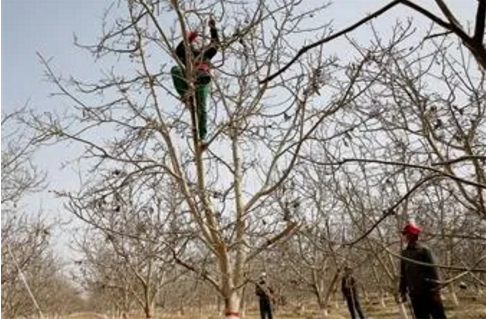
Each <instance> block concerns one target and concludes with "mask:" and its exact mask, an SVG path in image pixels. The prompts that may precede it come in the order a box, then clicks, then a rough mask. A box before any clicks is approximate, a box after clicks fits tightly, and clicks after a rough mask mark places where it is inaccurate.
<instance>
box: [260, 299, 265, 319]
mask: <svg viewBox="0 0 486 319" xmlns="http://www.w3.org/2000/svg"><path fill="white" fill-rule="evenodd" d="M265 317H266V316H265V302H264V301H263V300H261V299H260V318H261V319H265Z"/></svg>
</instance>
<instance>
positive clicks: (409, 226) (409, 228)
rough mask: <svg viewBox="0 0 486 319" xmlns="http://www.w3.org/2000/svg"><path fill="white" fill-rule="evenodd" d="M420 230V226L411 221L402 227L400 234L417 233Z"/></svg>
mask: <svg viewBox="0 0 486 319" xmlns="http://www.w3.org/2000/svg"><path fill="white" fill-rule="evenodd" d="M420 231H421V229H420V227H418V226H417V225H415V224H413V223H408V224H406V225H405V227H403V230H402V234H404V235H407V234H410V235H418V234H420Z"/></svg>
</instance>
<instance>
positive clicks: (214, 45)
mask: <svg viewBox="0 0 486 319" xmlns="http://www.w3.org/2000/svg"><path fill="white" fill-rule="evenodd" d="M208 25H209V33H210V34H211V44H210V45H209V48H207V49H206V50H204V59H205V60H208V61H210V60H211V59H212V58H214V56H215V55H216V53H218V48H219V36H218V29H217V28H216V21H214V20H213V19H210V20H209V22H208Z"/></svg>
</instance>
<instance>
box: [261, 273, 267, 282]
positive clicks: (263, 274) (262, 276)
mask: <svg viewBox="0 0 486 319" xmlns="http://www.w3.org/2000/svg"><path fill="white" fill-rule="evenodd" d="M260 279H261V280H265V279H267V273H266V272H264V271H263V272H262V273H261V274H260Z"/></svg>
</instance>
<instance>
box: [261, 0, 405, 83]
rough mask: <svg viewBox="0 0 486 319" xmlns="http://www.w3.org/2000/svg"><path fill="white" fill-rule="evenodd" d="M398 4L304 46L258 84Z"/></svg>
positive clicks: (396, 0)
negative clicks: (309, 52) (306, 54)
mask: <svg viewBox="0 0 486 319" xmlns="http://www.w3.org/2000/svg"><path fill="white" fill-rule="evenodd" d="M400 2H401V1H400V0H395V1H393V2H391V3H389V4H387V5H386V6H384V7H383V8H381V9H379V10H377V11H375V12H374V13H372V14H370V15H369V16H367V17H366V18H363V19H361V20H359V21H358V22H356V23H355V24H353V25H351V26H349V27H347V28H346V29H344V30H341V31H339V32H338V33H335V34H333V35H331V36H329V37H327V38H324V39H321V40H319V41H317V42H314V43H312V44H309V45H306V46H304V47H302V48H301V49H300V50H299V52H297V54H296V55H295V56H294V57H293V58H292V60H290V61H289V62H288V63H287V64H286V65H285V66H284V67H283V68H281V69H280V70H278V71H277V72H275V73H273V74H272V75H269V76H268V77H266V78H265V79H263V80H260V81H259V83H260V84H263V83H266V82H270V81H271V80H273V79H275V78H276V77H277V76H279V75H280V74H282V73H284V72H285V71H287V69H288V68H290V66H292V64H294V63H295V61H297V60H298V59H299V58H300V56H302V55H303V54H304V53H306V52H307V51H309V50H310V49H313V48H315V47H318V46H320V45H323V44H324V43H327V42H330V41H332V40H334V39H336V38H339V37H340V36H342V35H344V34H346V33H349V32H351V31H353V30H355V29H357V28H358V27H360V26H361V25H363V24H365V23H366V22H368V21H371V20H373V19H374V18H376V17H378V16H380V15H381V14H383V13H385V12H386V11H388V10H390V9H391V8H393V7H394V6H396V5H397V4H400Z"/></svg>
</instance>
